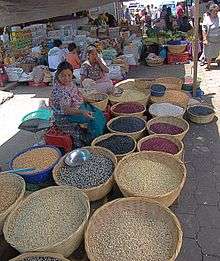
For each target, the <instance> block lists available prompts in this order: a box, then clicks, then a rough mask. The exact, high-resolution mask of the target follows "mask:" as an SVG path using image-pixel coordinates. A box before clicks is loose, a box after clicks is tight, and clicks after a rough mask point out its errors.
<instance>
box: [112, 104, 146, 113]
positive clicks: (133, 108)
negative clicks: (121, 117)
mask: <svg viewBox="0 0 220 261" xmlns="http://www.w3.org/2000/svg"><path fill="white" fill-rule="evenodd" d="M144 109H145V108H144V105H142V104H140V103H136V102H125V103H121V104H118V105H117V106H115V108H114V112H116V113H137V112H142V111H143V110H144Z"/></svg>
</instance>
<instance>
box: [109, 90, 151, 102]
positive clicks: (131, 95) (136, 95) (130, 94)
mask: <svg viewBox="0 0 220 261" xmlns="http://www.w3.org/2000/svg"><path fill="white" fill-rule="evenodd" d="M149 98H150V94H145V93H143V92H142V91H138V90H136V89H125V90H124V91H123V93H122V94H121V95H120V96H115V95H110V96H109V101H110V102H111V104H112V105H114V104H116V103H119V102H139V103H141V104H143V105H146V104H147V103H148V101H149Z"/></svg>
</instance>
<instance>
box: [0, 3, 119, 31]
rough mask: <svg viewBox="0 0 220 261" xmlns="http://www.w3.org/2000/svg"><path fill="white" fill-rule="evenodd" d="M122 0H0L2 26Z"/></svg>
mask: <svg viewBox="0 0 220 261" xmlns="http://www.w3.org/2000/svg"><path fill="white" fill-rule="evenodd" d="M119 1H120V0H62V1H61V0H0V27H4V26H7V25H8V26H9V25H15V24H21V23H27V22H30V21H37V20H43V19H48V18H50V17H56V16H63V15H69V14H72V13H74V12H78V11H82V10H87V9H90V8H93V7H96V6H100V5H105V4H109V3H113V2H119Z"/></svg>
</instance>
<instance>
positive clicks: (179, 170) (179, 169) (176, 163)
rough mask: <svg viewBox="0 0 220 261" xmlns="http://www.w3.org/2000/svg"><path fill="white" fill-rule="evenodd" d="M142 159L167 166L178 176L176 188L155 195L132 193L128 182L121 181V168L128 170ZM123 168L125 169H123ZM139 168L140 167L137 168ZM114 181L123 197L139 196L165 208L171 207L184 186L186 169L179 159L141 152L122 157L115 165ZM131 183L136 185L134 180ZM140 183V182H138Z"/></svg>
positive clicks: (139, 192)
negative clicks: (178, 180)
mask: <svg viewBox="0 0 220 261" xmlns="http://www.w3.org/2000/svg"><path fill="white" fill-rule="evenodd" d="M140 159H142V160H143V161H145V160H146V164H147V161H148V160H149V161H153V162H156V163H161V164H164V165H166V166H168V167H169V168H170V169H171V170H172V171H173V173H175V174H176V175H178V176H179V177H180V183H179V184H178V186H176V187H175V188H174V189H172V190H170V191H169V192H167V193H160V194H157V195H152V196H151V195H148V194H147V193H144V192H141V191H139V190H138V191H133V190H132V189H131V185H130V184H128V180H125V179H123V180H122V179H121V178H122V177H123V176H122V175H123V174H122V173H123V172H122V170H123V168H127V169H128V168H129V166H131V164H135V161H137V160H140ZM124 166H125V167H124ZM135 166H136V167H137V168H138V165H137V164H135ZM139 168H140V167H139ZM150 173H151V171H150V170H149V171H148V172H147V173H146V175H149V174H150ZM114 177H115V181H116V183H117V185H118V187H119V189H120V190H121V192H122V193H123V195H124V196H125V197H133V196H136V197H138V196H140V197H145V198H148V199H152V200H155V201H157V202H159V203H161V204H163V205H165V206H167V207H169V206H171V205H172V204H173V203H174V202H175V200H176V199H177V198H178V197H179V195H180V192H181V190H182V188H183V186H184V184H185V181H186V167H185V165H184V164H183V162H182V161H180V160H179V159H176V158H175V157H174V156H173V155H170V154H168V153H163V152H156V151H148V152H147V151H141V152H137V153H132V154H130V155H128V156H126V157H124V158H123V159H122V160H121V161H120V162H119V163H118V165H117V167H116V170H115V173H114ZM132 182H133V183H136V184H137V181H136V180H135V177H134V179H133V180H132ZM139 182H140V181H139Z"/></svg>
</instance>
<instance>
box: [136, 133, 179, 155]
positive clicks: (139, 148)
mask: <svg viewBox="0 0 220 261" xmlns="http://www.w3.org/2000/svg"><path fill="white" fill-rule="evenodd" d="M153 138H163V139H167V140H169V141H172V142H173V143H174V144H175V145H176V146H177V147H178V152H177V153H176V154H174V155H173V156H174V157H175V158H177V159H180V160H183V157H184V145H183V142H182V141H180V140H178V139H177V138H175V137H173V136H172V135H168V134H154V135H150V136H147V137H144V138H143V139H141V140H139V142H138V144H137V148H138V151H143V150H141V145H142V143H144V142H145V141H147V140H150V139H153ZM148 151H149V150H148ZM168 154H169V153H168ZM171 155H172V154H171Z"/></svg>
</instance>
